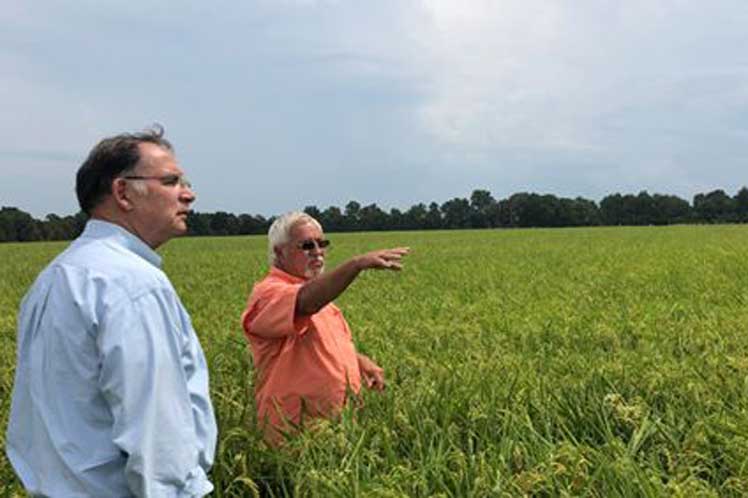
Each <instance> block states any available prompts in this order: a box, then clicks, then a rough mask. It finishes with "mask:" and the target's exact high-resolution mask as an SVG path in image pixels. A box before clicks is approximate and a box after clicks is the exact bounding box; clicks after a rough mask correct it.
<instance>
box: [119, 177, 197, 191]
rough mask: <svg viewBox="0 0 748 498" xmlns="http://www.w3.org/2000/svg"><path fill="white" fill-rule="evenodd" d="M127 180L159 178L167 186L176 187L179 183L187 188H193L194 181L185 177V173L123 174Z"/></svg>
mask: <svg viewBox="0 0 748 498" xmlns="http://www.w3.org/2000/svg"><path fill="white" fill-rule="evenodd" d="M122 178H124V179H125V180H158V181H159V182H161V185H164V186H166V187H176V186H177V185H179V186H180V187H186V188H192V183H190V181H189V180H188V179H187V178H185V177H184V176H183V175H164V176H138V175H129V176H123V177H122Z"/></svg>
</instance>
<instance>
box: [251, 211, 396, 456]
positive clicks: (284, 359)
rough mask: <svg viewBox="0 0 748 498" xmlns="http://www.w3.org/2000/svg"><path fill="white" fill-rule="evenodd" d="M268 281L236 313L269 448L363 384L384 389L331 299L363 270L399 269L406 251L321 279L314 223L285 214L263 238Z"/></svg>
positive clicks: (359, 260)
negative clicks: (251, 357)
mask: <svg viewBox="0 0 748 498" xmlns="http://www.w3.org/2000/svg"><path fill="white" fill-rule="evenodd" d="M268 239H269V240H268V246H269V259H270V263H271V268H270V272H269V274H268V275H267V276H266V277H265V278H264V279H263V280H261V281H260V282H259V283H257V284H256V285H255V287H254V289H253V291H252V294H251V295H250V296H249V301H248V303H247V309H246V310H245V311H244V313H243V314H242V325H243V327H244V332H245V335H246V336H247V339H248V340H249V342H250V344H251V346H252V353H253V355H254V365H255V368H256V370H257V377H256V386H255V401H256V403H257V413H258V420H259V421H260V424H262V425H263V426H264V427H265V434H266V436H267V438H268V439H269V440H270V441H271V442H278V441H279V436H280V435H281V433H283V432H289V431H292V430H293V429H294V427H299V426H303V424H304V421H305V420H306V419H308V418H320V417H325V418H329V417H332V416H335V415H336V414H338V413H339V412H340V410H341V408H342V407H343V405H344V404H345V401H346V395H347V392H348V391H349V390H350V392H353V393H358V392H359V391H360V389H361V381H362V380H363V381H364V384H365V385H366V386H367V387H368V388H370V389H375V390H382V389H383V388H384V371H383V370H382V369H381V368H380V367H379V366H378V365H377V364H376V363H374V362H373V361H372V360H371V359H369V358H367V357H366V356H364V355H362V354H360V353H357V352H356V348H355V346H354V344H353V338H352V337H351V331H350V329H349V328H348V324H347V323H346V321H345V319H344V318H343V315H342V313H341V312H340V310H339V309H338V307H337V306H335V304H333V302H332V301H333V299H335V298H336V297H338V296H339V295H340V294H341V293H343V291H345V289H346V288H347V287H348V286H349V285H350V284H351V282H353V280H355V278H356V277H357V276H358V275H359V273H360V272H362V271H364V270H368V269H387V270H400V269H402V258H403V256H405V255H406V254H407V253H408V251H409V249H408V248H405V247H400V248H395V249H386V250H380V251H373V252H369V253H366V254H362V255H359V256H355V257H353V258H351V259H349V260H348V261H346V262H344V263H343V264H341V265H340V266H338V267H337V268H335V269H334V270H332V271H330V272H327V273H323V270H324V266H325V248H326V247H327V246H328V245H329V241H328V240H327V239H325V238H324V235H323V233H322V227H321V226H320V224H319V222H317V220H315V219H314V218H312V217H311V216H309V215H307V214H305V213H299V212H294V213H288V214H285V215H283V216H281V217H280V218H278V219H277V220H275V222H274V223H273V225H272V226H271V227H270V230H269V232H268Z"/></svg>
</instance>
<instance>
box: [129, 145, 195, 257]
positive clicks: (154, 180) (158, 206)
mask: <svg viewBox="0 0 748 498" xmlns="http://www.w3.org/2000/svg"><path fill="white" fill-rule="evenodd" d="M138 147H139V148H140V161H138V164H137V165H136V166H135V168H134V171H133V173H132V174H131V176H137V177H147V178H143V179H132V180H127V181H128V182H145V183H147V191H146V193H139V192H138V191H134V192H133V197H132V199H133V211H132V220H133V225H134V228H135V229H136V232H137V234H138V235H139V236H140V237H141V238H142V239H143V240H144V241H145V242H147V243H148V244H149V245H150V246H151V247H153V248H156V247H158V246H160V245H161V244H163V243H164V242H166V241H168V240H169V239H171V238H172V237H175V236H177V235H182V234H184V233H185V232H186V231H187V214H188V212H189V210H190V204H192V202H193V201H194V200H195V194H194V192H193V191H192V190H191V189H190V188H189V187H187V186H184V185H182V184H181V182H175V179H181V178H182V176H183V175H184V171H182V169H181V168H180V167H179V166H178V165H177V161H176V159H175V157H174V155H173V154H172V153H171V152H169V151H168V150H166V149H164V148H162V147H159V146H158V145H155V144H151V143H141V144H140V145H139V146H138Z"/></svg>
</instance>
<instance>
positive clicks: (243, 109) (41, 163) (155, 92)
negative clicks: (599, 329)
mask: <svg viewBox="0 0 748 498" xmlns="http://www.w3.org/2000/svg"><path fill="white" fill-rule="evenodd" d="M745 47H748V2H746V1H745V0H712V1H709V2H705V1H693V0H627V1H626V2H621V1H620V0H616V1H612V0H611V1H606V0H597V1H592V0H576V1H573V2H570V1H565V0H543V1H535V0H517V1H514V0H511V1H504V0H486V1H483V0H434V1H426V0H422V1H415V0H414V1H408V0H376V1H371V2H365V1H361V0H357V1H353V0H351V1H343V0H339V1H334V0H327V1H314V0H295V1H290V0H288V1H283V0H265V1H247V2H236V1H231V2H227V1H212V2H205V1H202V2H186V1H166V2H141V1H139V0H126V1H101V0H95V1H94V0H76V1H75V2H68V1H66V2H62V1H47V0H34V1H27V0H9V1H6V2H4V3H3V8H2V9H0V104H1V105H0V205H5V206H15V207H19V208H21V209H23V210H25V211H28V212H30V213H32V214H33V215H34V216H37V217H43V216H44V215H46V214H47V213H51V212H54V213H57V214H60V215H65V214H73V213H75V212H76V211H77V209H78V208H77V203H76V200H75V194H74V192H73V189H74V176H75V171H76V170H77V168H78V166H79V165H80V163H81V161H82V160H83V158H84V157H85V156H86V154H87V153H88V151H89V150H90V148H91V147H92V146H93V144H94V143H95V142H96V141H98V140H99V139H100V138H102V137H104V136H107V135H111V134H114V133H118V132H122V131H136V130H139V129H142V128H144V127H146V126H147V125H149V124H151V123H154V122H158V123H161V124H163V125H164V127H165V129H166V133H167V138H169V139H170V140H171V141H172V142H173V143H174V145H175V147H176V149H177V157H178V160H179V161H180V164H181V166H182V167H183V168H184V169H185V170H186V171H187V173H188V175H189V176H190V178H191V180H192V181H193V183H194V184H195V188H196V191H197V195H198V201H197V203H196V204H195V206H194V207H195V209H196V210H198V211H203V212H205V211H218V210H224V211H230V212H234V213H237V214H239V213H252V214H263V215H266V216H270V215H273V214H278V213H281V212H283V211H287V210H290V209H300V208H303V207H304V206H307V205H311V204H314V205H317V206H318V207H320V208H325V207H327V206H330V205H336V206H340V207H343V206H344V205H345V204H346V203H347V202H348V201H349V200H352V199H353V200H357V201H359V202H360V203H362V204H369V203H377V204H378V205H379V206H380V207H382V208H384V209H389V208H392V207H397V208H401V209H403V208H408V207H410V206H411V205H413V204H415V203H418V202H426V203H428V202H430V201H437V202H439V203H442V202H444V201H446V200H449V199H451V198H453V197H469V195H470V193H471V192H472V191H473V190H474V189H477V188H480V189H487V190H490V191H491V192H492V193H493V195H494V196H495V197H497V198H503V197H506V196H508V195H510V194H512V193H515V192H522V191H529V192H538V193H552V194H556V195H558V196H565V197H575V196H578V195H581V196H583V197H586V198H589V199H593V200H596V201H599V200H600V199H601V198H602V197H603V196H605V195H607V194H609V193H614V192H621V193H629V192H630V193H638V192H639V191H640V190H645V189H646V190H648V191H649V192H650V193H655V192H659V193H671V194H676V195H679V196H681V197H683V198H685V199H687V200H689V201H690V200H691V199H692V197H693V195H694V194H696V193H699V192H707V191H710V190H713V189H716V188H722V189H725V190H726V191H727V192H728V193H729V194H730V195H733V194H734V193H735V192H736V191H737V190H738V188H739V187H741V186H742V185H746V184H748V178H747V177H746V169H747V168H748V50H746V48H745Z"/></svg>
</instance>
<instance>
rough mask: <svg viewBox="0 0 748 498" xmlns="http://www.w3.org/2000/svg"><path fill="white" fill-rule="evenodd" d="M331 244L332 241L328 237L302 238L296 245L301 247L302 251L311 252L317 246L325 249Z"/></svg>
mask: <svg viewBox="0 0 748 498" xmlns="http://www.w3.org/2000/svg"><path fill="white" fill-rule="evenodd" d="M329 246H330V241H329V240H328V239H307V240H302V241H301V242H299V243H298V244H296V247H298V248H299V249H301V250H302V251H306V252H309V251H311V250H312V249H314V248H315V247H319V248H320V249H325V248H326V247H329Z"/></svg>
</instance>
